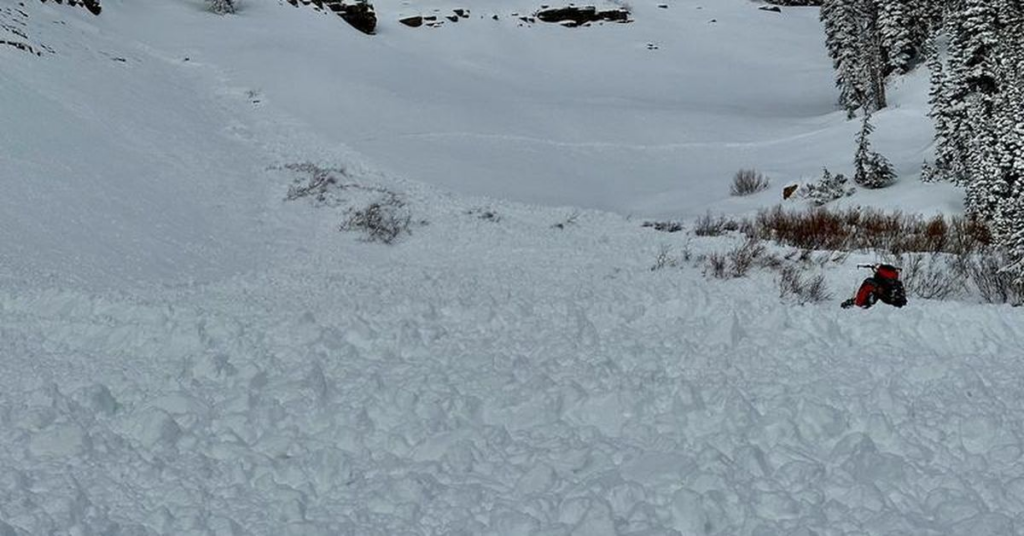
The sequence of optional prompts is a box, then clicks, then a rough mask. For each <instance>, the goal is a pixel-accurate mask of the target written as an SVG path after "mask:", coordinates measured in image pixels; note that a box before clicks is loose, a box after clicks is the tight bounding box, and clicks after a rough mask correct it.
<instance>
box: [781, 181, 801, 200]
mask: <svg viewBox="0 0 1024 536" xmlns="http://www.w3.org/2000/svg"><path fill="white" fill-rule="evenodd" d="M799 187H800V185H799V184H791V185H789V186H786V187H785V188H783V189H782V199H789V198H790V197H793V194H795V193H796V190H797V188H799Z"/></svg>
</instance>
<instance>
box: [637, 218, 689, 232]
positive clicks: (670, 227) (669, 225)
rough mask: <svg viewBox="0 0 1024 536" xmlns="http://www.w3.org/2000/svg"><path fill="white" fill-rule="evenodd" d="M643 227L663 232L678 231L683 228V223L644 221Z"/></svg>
mask: <svg viewBox="0 0 1024 536" xmlns="http://www.w3.org/2000/svg"><path fill="white" fill-rule="evenodd" d="M643 227H646V228H651V229H654V230H655V231H661V232H663V233H678V232H679V231H682V230H683V224H681V223H679V222H677V221H645V222H644V224H643Z"/></svg>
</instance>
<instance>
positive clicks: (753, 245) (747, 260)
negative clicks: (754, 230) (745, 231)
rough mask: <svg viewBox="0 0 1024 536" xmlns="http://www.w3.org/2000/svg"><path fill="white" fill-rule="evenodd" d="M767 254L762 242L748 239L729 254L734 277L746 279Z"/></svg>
mask: <svg viewBox="0 0 1024 536" xmlns="http://www.w3.org/2000/svg"><path fill="white" fill-rule="evenodd" d="M764 252H765V247H764V245H763V244H761V241H760V240H757V239H755V238H748V239H747V240H746V241H744V243H743V245H741V246H740V247H738V248H736V249H734V250H732V251H730V252H729V254H728V257H729V262H730V264H731V265H732V276H733V277H746V276H747V274H748V273H749V272H750V269H751V268H753V267H754V263H755V262H757V261H758V260H759V259H760V258H761V257H762V256H763V255H764Z"/></svg>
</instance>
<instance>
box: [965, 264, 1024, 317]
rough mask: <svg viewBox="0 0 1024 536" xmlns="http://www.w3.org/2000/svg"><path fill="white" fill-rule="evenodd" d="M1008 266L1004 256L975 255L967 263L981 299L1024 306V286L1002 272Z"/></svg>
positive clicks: (1010, 275) (969, 273)
mask: <svg viewBox="0 0 1024 536" xmlns="http://www.w3.org/2000/svg"><path fill="white" fill-rule="evenodd" d="M1006 265H1007V262H1006V259H1005V256H1004V255H1001V254H980V255H974V256H973V257H972V258H971V259H970V260H969V261H968V262H967V263H966V267H967V273H968V275H969V277H970V279H971V281H972V282H973V283H974V286H975V287H977V289H978V292H979V294H980V295H981V298H982V299H984V300H985V301H986V302H988V303H1009V304H1011V305H1015V306H1017V305H1024V285H1021V284H1019V283H1017V282H1016V281H1015V280H1014V279H1015V278H1014V276H1013V275H1012V274H1010V273H1008V272H1005V271H1003V270H1002V268H1003V267H1004V266H1006Z"/></svg>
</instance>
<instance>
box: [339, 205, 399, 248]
mask: <svg viewBox="0 0 1024 536" xmlns="http://www.w3.org/2000/svg"><path fill="white" fill-rule="evenodd" d="M411 224H412V216H411V215H410V214H409V212H408V210H406V206H405V202H404V201H402V199H401V198H400V197H398V195H396V194H387V195H383V196H381V197H380V198H378V199H377V200H376V201H374V202H372V203H370V204H369V205H367V206H366V207H364V208H362V209H360V210H356V211H354V212H352V213H351V214H350V215H349V218H348V219H347V220H346V221H345V222H344V223H342V224H341V230H342V231H359V232H362V233H364V234H365V240H366V241H367V242H380V243H383V244H393V243H394V242H395V240H397V239H398V237H400V236H401V235H403V234H408V233H410V232H411V230H410V226H411Z"/></svg>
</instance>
